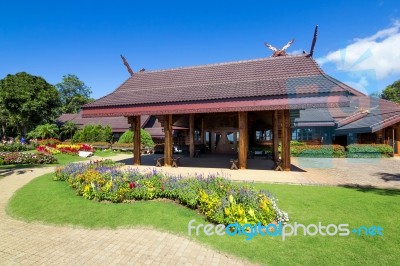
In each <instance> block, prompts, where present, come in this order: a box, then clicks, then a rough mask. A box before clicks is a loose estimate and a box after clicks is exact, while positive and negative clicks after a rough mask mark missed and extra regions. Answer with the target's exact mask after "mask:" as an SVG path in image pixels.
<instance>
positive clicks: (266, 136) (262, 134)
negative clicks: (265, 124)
mask: <svg viewBox="0 0 400 266" xmlns="http://www.w3.org/2000/svg"><path fill="white" fill-rule="evenodd" d="M270 140H272V130H256V141H257V142H262V141H270Z"/></svg>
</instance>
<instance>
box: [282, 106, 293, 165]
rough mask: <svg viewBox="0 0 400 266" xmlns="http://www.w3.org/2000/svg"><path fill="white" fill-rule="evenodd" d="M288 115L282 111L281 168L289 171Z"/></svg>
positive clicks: (287, 111) (286, 111)
mask: <svg viewBox="0 0 400 266" xmlns="http://www.w3.org/2000/svg"><path fill="white" fill-rule="evenodd" d="M290 131H291V130H290V113H289V110H283V111H282V168H283V170H284V171H290Z"/></svg>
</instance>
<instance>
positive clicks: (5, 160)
mask: <svg viewBox="0 0 400 266" xmlns="http://www.w3.org/2000/svg"><path fill="white" fill-rule="evenodd" d="M53 163H57V159H56V158H54V157H53V156H51V155H48V154H40V153H22V152H0V165H9V164H53Z"/></svg>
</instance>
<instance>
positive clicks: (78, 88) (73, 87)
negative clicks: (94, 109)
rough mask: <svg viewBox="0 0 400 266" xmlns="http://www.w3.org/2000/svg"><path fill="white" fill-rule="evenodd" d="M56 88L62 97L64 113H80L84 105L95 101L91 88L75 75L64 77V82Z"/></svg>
mask: <svg viewBox="0 0 400 266" xmlns="http://www.w3.org/2000/svg"><path fill="white" fill-rule="evenodd" d="M56 87H57V89H58V91H59V92H60V95H61V102H62V108H61V112H62V113H78V112H79V110H80V109H81V107H82V106H83V105H85V104H87V103H90V102H92V101H93V99H91V98H90V94H91V93H92V91H91V89H90V87H88V86H86V85H85V83H84V82H83V81H81V80H80V79H79V78H78V77H77V76H75V75H71V74H68V75H65V76H63V79H62V82H60V83H58V84H56Z"/></svg>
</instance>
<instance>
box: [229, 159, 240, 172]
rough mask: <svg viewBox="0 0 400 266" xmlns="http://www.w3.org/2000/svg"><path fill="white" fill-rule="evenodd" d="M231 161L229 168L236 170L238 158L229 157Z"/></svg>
mask: <svg viewBox="0 0 400 266" xmlns="http://www.w3.org/2000/svg"><path fill="white" fill-rule="evenodd" d="M230 163H231V168H230V169H231V170H238V169H239V168H238V164H239V160H238V159H231V160H230Z"/></svg>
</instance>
